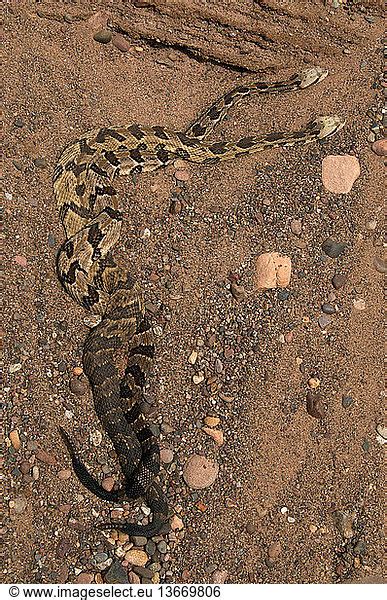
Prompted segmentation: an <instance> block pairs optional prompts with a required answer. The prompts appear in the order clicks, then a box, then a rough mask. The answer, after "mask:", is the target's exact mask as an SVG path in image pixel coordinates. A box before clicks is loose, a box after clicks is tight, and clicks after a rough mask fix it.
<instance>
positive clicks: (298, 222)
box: [290, 219, 302, 235]
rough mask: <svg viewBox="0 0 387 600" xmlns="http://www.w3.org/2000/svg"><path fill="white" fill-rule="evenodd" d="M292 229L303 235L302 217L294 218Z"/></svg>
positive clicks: (293, 231) (295, 233)
mask: <svg viewBox="0 0 387 600" xmlns="http://www.w3.org/2000/svg"><path fill="white" fill-rule="evenodd" d="M290 230H291V232H292V233H294V235H301V232H302V221H301V220H300V219H293V221H291V223H290Z"/></svg>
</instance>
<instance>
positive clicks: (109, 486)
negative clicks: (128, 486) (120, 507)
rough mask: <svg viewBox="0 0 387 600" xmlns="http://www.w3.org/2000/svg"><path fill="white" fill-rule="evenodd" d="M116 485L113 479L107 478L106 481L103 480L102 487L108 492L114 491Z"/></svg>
mask: <svg viewBox="0 0 387 600" xmlns="http://www.w3.org/2000/svg"><path fill="white" fill-rule="evenodd" d="M114 484H115V480H114V478H113V477H105V479H103V480H102V487H103V489H104V490H106V491H107V492H111V491H112V489H113V488H114Z"/></svg>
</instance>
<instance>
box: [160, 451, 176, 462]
mask: <svg viewBox="0 0 387 600" xmlns="http://www.w3.org/2000/svg"><path fill="white" fill-rule="evenodd" d="M160 460H161V462H163V463H164V464H165V465H169V464H170V463H171V462H172V461H173V451H172V450H171V449H170V448H161V450H160Z"/></svg>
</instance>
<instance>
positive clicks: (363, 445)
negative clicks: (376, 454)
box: [361, 438, 371, 452]
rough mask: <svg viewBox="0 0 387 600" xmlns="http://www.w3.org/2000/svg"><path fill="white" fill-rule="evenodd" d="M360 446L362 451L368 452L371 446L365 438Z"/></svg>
mask: <svg viewBox="0 0 387 600" xmlns="http://www.w3.org/2000/svg"><path fill="white" fill-rule="evenodd" d="M361 447H362V448H363V450H364V452H369V451H370V448H371V442H370V441H369V440H367V438H366V439H365V440H363V443H362V445H361Z"/></svg>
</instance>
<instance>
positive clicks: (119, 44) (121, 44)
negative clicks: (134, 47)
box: [112, 33, 130, 52]
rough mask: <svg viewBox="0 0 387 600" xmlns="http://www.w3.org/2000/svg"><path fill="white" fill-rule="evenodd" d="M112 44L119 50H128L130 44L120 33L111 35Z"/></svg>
mask: <svg viewBox="0 0 387 600" xmlns="http://www.w3.org/2000/svg"><path fill="white" fill-rule="evenodd" d="M112 44H113V46H115V47H116V48H118V50H120V51H121V52H128V50H130V44H129V42H128V40H126V39H125V38H124V36H123V35H121V34H120V33H116V34H114V35H113V38H112Z"/></svg>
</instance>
